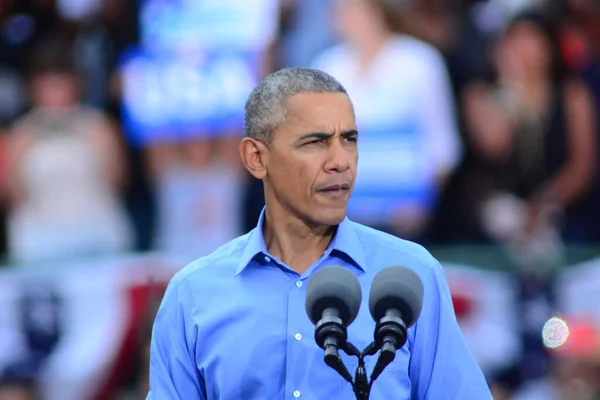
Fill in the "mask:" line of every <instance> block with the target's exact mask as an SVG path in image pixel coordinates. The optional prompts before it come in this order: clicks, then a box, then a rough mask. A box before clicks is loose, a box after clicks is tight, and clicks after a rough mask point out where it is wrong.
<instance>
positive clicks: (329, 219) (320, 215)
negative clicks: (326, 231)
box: [314, 207, 346, 226]
mask: <svg viewBox="0 0 600 400" xmlns="http://www.w3.org/2000/svg"><path fill="white" fill-rule="evenodd" d="M344 218H346V207H344V208H329V209H328V208H324V209H321V210H319V211H318V212H316V213H315V214H314V221H315V222H317V223H318V224H320V225H328V226H334V225H339V224H340V223H341V222H342V221H343V220H344Z"/></svg>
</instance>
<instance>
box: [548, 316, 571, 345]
mask: <svg viewBox="0 0 600 400" xmlns="http://www.w3.org/2000/svg"><path fill="white" fill-rule="evenodd" d="M568 338H569V325H568V324H567V322H566V321H565V320H563V319H561V318H559V317H552V318H550V319H549V320H548V321H546V323H545V324H544V327H543V328H542V339H543V341H544V346H546V347H548V348H551V349H556V348H558V347H560V346H562V345H564V344H565V343H566V341H567V339H568Z"/></svg>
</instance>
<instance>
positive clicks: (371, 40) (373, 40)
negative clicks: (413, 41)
mask: <svg viewBox="0 0 600 400" xmlns="http://www.w3.org/2000/svg"><path fill="white" fill-rule="evenodd" d="M391 36H392V33H391V32H389V31H387V30H377V31H375V32H373V33H372V35H370V36H369V37H368V38H364V40H361V41H360V42H358V43H357V46H356V50H357V53H358V58H359V63H360V69H361V70H365V69H367V68H368V67H369V66H370V65H371V63H372V62H373V60H375V57H377V55H378V54H379V52H380V51H381V49H382V48H383V46H385V44H386V42H387V41H388V40H389V39H390V37H391Z"/></svg>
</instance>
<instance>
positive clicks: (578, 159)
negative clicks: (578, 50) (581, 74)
mask: <svg viewBox="0 0 600 400" xmlns="http://www.w3.org/2000/svg"><path fill="white" fill-rule="evenodd" d="M563 93H564V99H565V101H564V104H565V108H566V110H565V113H566V119H567V123H566V125H567V132H566V134H567V149H568V150H567V151H568V153H567V161H566V163H565V164H564V166H563V167H562V168H561V169H560V170H559V171H558V173H557V174H556V175H555V176H554V177H552V178H551V180H550V182H548V188H549V190H551V192H552V194H553V196H554V198H555V200H556V201H558V202H559V203H560V205H561V206H563V207H568V206H569V205H571V204H572V203H573V202H574V201H576V200H578V199H579V198H580V197H581V196H582V195H583V194H584V193H585V192H586V191H587V190H588V189H589V185H590V183H591V180H592V177H593V175H594V166H595V162H596V159H595V154H596V153H595V152H596V143H595V140H594V139H595V137H594V135H595V132H596V127H595V123H594V122H595V119H594V111H593V100H592V98H591V96H590V94H589V93H588V91H587V89H586V88H585V86H583V84H582V83H580V82H575V81H572V82H569V83H567V85H566V86H565V90H564V92H563Z"/></svg>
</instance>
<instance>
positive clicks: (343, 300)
mask: <svg viewBox="0 0 600 400" xmlns="http://www.w3.org/2000/svg"><path fill="white" fill-rule="evenodd" d="M361 301H362V290H361V287H360V283H359V282H358V279H357V278H356V276H354V274H353V273H352V272H350V271H349V270H348V269H346V268H343V267H337V266H329V267H324V268H321V269H320V270H318V271H317V272H315V273H314V275H313V276H312V277H311V278H310V280H309V281H308V286H307V288H306V303H305V305H306V314H308V318H310V320H311V322H312V323H313V324H315V325H316V324H317V323H318V322H319V321H320V320H321V318H322V317H323V311H324V310H325V309H326V308H335V309H337V310H338V311H339V314H340V319H341V320H342V323H343V324H344V326H348V325H350V324H351V323H352V322H354V319H355V318H356V316H357V315H358V310H359V309H360V302H361Z"/></svg>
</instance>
